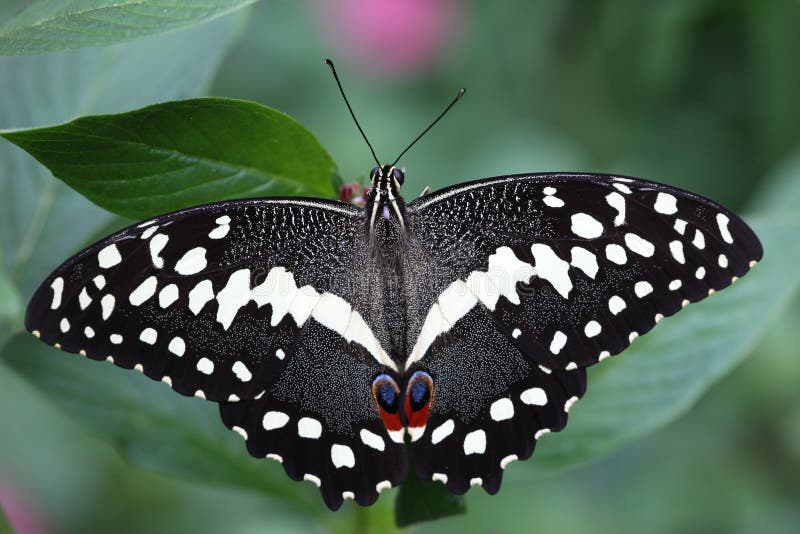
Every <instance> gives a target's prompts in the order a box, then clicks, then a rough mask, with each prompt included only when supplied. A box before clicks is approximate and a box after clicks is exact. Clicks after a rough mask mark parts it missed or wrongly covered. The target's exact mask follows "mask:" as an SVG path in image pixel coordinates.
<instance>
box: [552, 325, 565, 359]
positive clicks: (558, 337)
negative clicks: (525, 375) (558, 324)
mask: <svg viewBox="0 0 800 534" xmlns="http://www.w3.org/2000/svg"><path fill="white" fill-rule="evenodd" d="M566 344H567V335H566V334H565V333H564V332H562V331H561V330H557V331H556V333H555V334H554V335H553V340H552V341H551V342H550V352H552V353H553V354H558V353H559V352H561V349H563V348H564V345H566Z"/></svg>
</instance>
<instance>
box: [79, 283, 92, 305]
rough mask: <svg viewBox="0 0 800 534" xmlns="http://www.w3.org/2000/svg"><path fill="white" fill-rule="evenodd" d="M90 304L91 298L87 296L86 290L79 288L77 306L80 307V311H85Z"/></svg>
mask: <svg viewBox="0 0 800 534" xmlns="http://www.w3.org/2000/svg"><path fill="white" fill-rule="evenodd" d="M91 303H92V298H91V297H90V296H89V293H87V292H86V288H85V287H84V288H81V292H80V294H79V295H78V304H79V305H80V307H81V309H82V310H85V309H86V308H88V307H89V304H91Z"/></svg>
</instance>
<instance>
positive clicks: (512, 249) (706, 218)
mask: <svg viewBox="0 0 800 534" xmlns="http://www.w3.org/2000/svg"><path fill="white" fill-rule="evenodd" d="M408 213H409V220H410V225H411V227H412V229H413V232H414V234H415V236H416V240H415V242H414V247H416V248H417V249H421V250H422V251H423V252H418V253H417V254H418V256H420V257H429V258H430V260H429V261H427V262H425V263H424V265H425V272H424V273H420V275H419V277H420V279H423V280H424V281H425V284H426V289H425V290H423V291H421V292H420V299H419V300H420V302H421V305H420V307H419V310H427V315H426V317H425V320H424V322H423V324H422V325H421V327H419V328H416V329H413V331H410V332H409V335H410V338H409V346H412V347H413V349H412V350H411V353H410V354H409V356H408V360H407V362H406V367H407V368H408V369H410V370H413V369H423V370H427V371H428V372H429V373H430V374H431V376H432V377H433V380H434V383H435V390H436V393H435V395H434V401H433V403H432V406H431V413H430V417H429V422H428V427H427V430H426V431H425V434H424V435H423V437H422V438H420V439H419V441H417V442H416V443H415V453H414V457H415V463H416V467H417V470H418V471H419V472H420V474H421V475H425V476H428V477H430V476H432V473H443V474H447V473H448V472H449V473H450V474H449V475H448V480H449V481H450V480H453V478H455V479H456V480H457V482H455V483H451V482H448V485H449V486H450V487H452V488H453V489H455V490H458V491H461V490H463V489H464V483H465V481H469V480H471V479H472V478H482V479H484V480H483V484H484V486H486V483H487V479H488V480H489V481H492V482H491V483H490V484H489V486H488V487H487V489H490V490H494V489H496V486H495V482H494V481H498V482H497V483H499V473H500V470H501V467H502V466H500V465H499V461H498V458H497V456H498V454H499V453H494V452H492V454H494V456H492V457H491V458H489V456H488V455H489V453H490V452H491V451H494V450H503V448H504V447H506V448H507V447H508V445H507V444H509V443H514V444H517V443H520V440H523V441H525V443H527V444H528V445H527V446H530V447H531V448H532V443H533V442H534V441H535V436H536V432H537V431H536V430H535V428H536V426H537V425H538V426H540V427H542V428H548V429H550V430H557V429H558V428H560V427H561V426H563V423H564V422H565V420H564V421H562V420H561V419H559V417H561V414H557V413H556V412H557V411H558V410H559V409H561V410H562V411H563V409H564V408H568V407H569V406H570V405H571V403H572V402H574V401H570V399H571V398H572V397H576V398H577V397H580V395H581V394H582V393H583V387H584V384H583V375H582V374H581V373H582V369H583V368H584V367H586V366H588V365H592V364H594V363H596V362H598V361H600V360H602V359H604V358H605V357H607V356H611V355H613V354H617V353H619V352H620V351H622V350H623V349H624V348H626V347H627V346H628V345H629V344H630V343H631V342H632V341H633V340H634V339H635V338H636V337H637V336H639V335H641V334H644V333H645V332H647V331H649V330H650V329H651V328H652V327H653V326H654V325H655V324H656V323H657V322H658V321H659V320H660V319H661V318H662V317H665V316H668V315H671V314H673V313H675V312H676V311H678V310H680V309H681V308H682V307H683V306H685V305H686V304H688V303H689V302H695V301H698V300H701V299H703V298H705V297H706V296H708V295H709V294H710V293H712V292H713V291H717V290H719V289H722V288H724V287H726V286H728V285H730V284H731V283H732V282H733V281H735V280H736V279H737V278H738V277H741V276H742V275H744V274H745V273H746V272H747V271H748V270H749V269H750V267H752V265H753V264H754V262H756V261H758V260H759V259H760V258H761V255H762V249H761V245H760V243H759V241H758V239H757V237H756V236H755V234H754V233H753V232H752V230H750V228H749V227H748V226H747V225H746V224H745V223H744V222H743V221H742V220H741V219H740V218H739V217H737V216H736V215H735V214H733V213H732V212H730V211H728V210H727V209H725V208H723V207H722V206H720V205H718V204H716V203H714V202H713V201H710V200H708V199H705V198H703V197H700V196H698V195H695V194H692V193H689V192H686V191H682V190H680V189H677V188H673V187H668V186H665V185H661V184H656V183H653V182H648V181H644V180H639V179H632V178H626V177H614V176H601V175H585V174H577V175H576V174H569V175H566V174H541V175H529V176H509V177H501V178H491V179H487V180H484V181H480V182H473V183H469V184H463V185H460V186H456V187H453V188H450V189H446V190H443V191H441V192H438V193H436V194H433V195H431V196H428V197H422V198H420V199H417V200H415V201H413V202H411V203H410V204H409V206H408ZM426 296H427V299H426ZM419 310H417V313H422V314H425V313H426V311H419ZM487 340H491V343H487ZM464 362H470V363H469V364H468V365H467V364H464ZM453 384H457V386H455V387H457V388H458V389H457V392H451V391H449V388H451V387H453ZM523 388H524V389H523ZM530 388H538V389H541V390H542V392H543V395H541V394H539V393H538V392H537V394H536V395H535V397H537V398H539V400H544V401H546V403H545V404H544V407H552V408H553V410H554V411H552V412H549V413H546V414H541V413H537V416H536V417H537V418H538V419H536V421H537V424H535V425H530V423H523V422H522V419H520V420H519V421H518V420H517V419H516V418H517V417H519V414H523V415H522V416H521V417H522V418H523V419H525V418H527V417H530V415H529V414H530V409H531V408H530V406H531V405H530V404H529V403H527V402H525V399H523V398H521V396H520V395H521V393H520V390H522V391H526V390H527V389H530ZM501 397H507V398H508V399H509V401H510V402H511V403H512V404H511V406H512V407H513V409H511V408H509V404H508V403H506V402H501V403H500V404H501V405H505V406H506V410H505V412H503V410H500V409H499V408H497V409H496V410H500V411H499V412H497V411H496V414H502V413H511V412H513V414H514V415H513V416H512V419H510V420H509V421H506V420H505V419H502V418H500V419H499V420H496V419H495V418H493V416H492V406H494V404H493V403H494V402H497V401H498V399H500V398H501ZM529 400H530V399H529ZM534 406H537V408H534V410H535V409H538V405H536V404H535V403H534ZM520 408H522V410H520ZM465 414H471V415H469V416H468V417H467V415H465ZM449 420H452V421H453V422H454V423H455V428H454V429H453V430H452V431H451V432H452V435H453V436H454V439H453V442H452V444H451V446H453V447H455V449H454V450H445V448H444V447H442V446H441V445H443V444H444V443H445V441H444V440H443V441H439V442H437V443H433V436H434V435H435V431H436V429H437V425H441V424H442V423H443V422H446V421H449ZM459 423H461V425H459ZM517 423H520V424H519V425H518V424H517ZM477 429H481V430H484V434H485V438H486V445H485V447H486V449H485V450H486V453H484V454H485V455H486V456H483V455H476V454H475V453H474V452H473V453H468V452H467V451H468V450H473V449H470V448H469V447H467V444H466V442H465V441H462V442H461V443H458V441H459V440H461V439H462V436H463V439H464V440H466V438H467V434H464V433H465V432H473V431H475V430H477ZM531 430H534V431H533V432H531ZM442 432H444V431H442ZM459 432H461V433H459ZM439 435H440V436H441V433H440V434H439ZM437 445H439V446H437ZM516 446H517V447H519V448H518V449H515V450H517V451H520V452H514V453H513V454H516V455H517V456H519V457H520V458H522V457H524V456H526V455H527V454H529V453H530V452H529V450H528V449H527V448H522V446H521V445H516ZM459 447H461V448H460V449H459ZM504 452H508V451H504ZM456 453H459V454H456ZM473 456H474V458H473ZM479 456H480V458H478V457H479ZM464 462H466V463H464ZM470 462H471V463H470ZM487 462H488V463H487ZM481 468H484V469H487V470H486V471H483V472H481V471H480V469H481ZM464 469H466V471H467V472H466V473H465V472H464V471H463V470H464ZM481 473H482V474H481ZM440 478H441V477H440Z"/></svg>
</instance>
